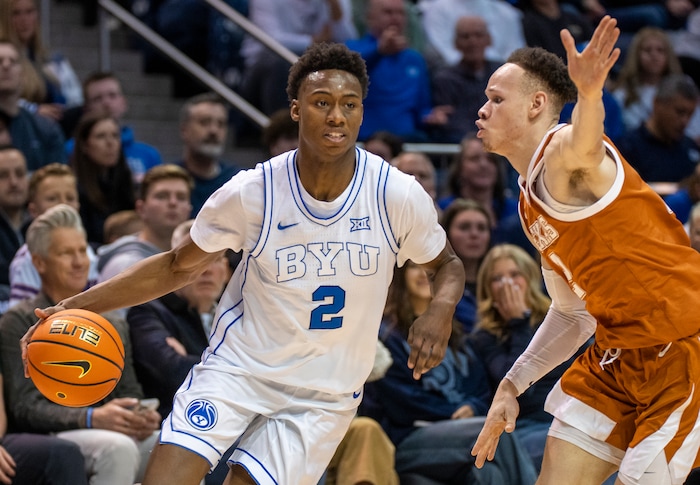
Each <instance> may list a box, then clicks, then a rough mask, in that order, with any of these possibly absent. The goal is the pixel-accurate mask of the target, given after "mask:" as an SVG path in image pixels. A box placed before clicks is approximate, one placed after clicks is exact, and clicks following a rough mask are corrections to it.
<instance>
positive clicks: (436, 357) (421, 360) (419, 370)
mask: <svg viewBox="0 0 700 485" xmlns="http://www.w3.org/2000/svg"><path fill="white" fill-rule="evenodd" d="M433 308H434V307H429V308H428V309H427V310H426V311H425V312H424V313H423V314H422V315H421V316H419V317H418V318H416V320H415V321H414V322H413V325H411V328H410V329H409V330H408V339H407V341H408V345H410V347H411V353H410V354H409V356H408V368H409V369H413V378H414V379H416V380H418V379H420V377H421V376H422V375H423V374H425V373H426V372H428V371H429V370H430V369H432V368H433V367H437V366H438V365H440V362H442V359H443V358H444V357H445V350H446V349H447V343H448V341H449V340H450V333H451V332H452V324H451V320H450V319H449V318H448V319H447V320H446V319H445V318H446V317H444V316H443V317H441V316H438V315H435V314H434V312H433V311H432V309H433ZM447 315H451V314H450V313H449V312H448V313H447Z"/></svg>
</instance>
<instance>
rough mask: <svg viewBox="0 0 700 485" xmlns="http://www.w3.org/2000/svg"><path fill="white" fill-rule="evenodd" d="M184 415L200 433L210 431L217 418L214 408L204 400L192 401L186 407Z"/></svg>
mask: <svg viewBox="0 0 700 485" xmlns="http://www.w3.org/2000/svg"><path fill="white" fill-rule="evenodd" d="M185 415H186V416H187V421H189V423H190V424H191V425H192V426H194V427H195V428H197V429H199V430H202V431H207V430H209V429H212V428H213V427H214V425H215V424H216V420H217V418H218V413H217V412H216V406H214V405H213V404H212V403H210V402H209V401H207V400H205V399H197V400H196V401H192V402H191V403H190V404H189V405H188V406H187V410H185Z"/></svg>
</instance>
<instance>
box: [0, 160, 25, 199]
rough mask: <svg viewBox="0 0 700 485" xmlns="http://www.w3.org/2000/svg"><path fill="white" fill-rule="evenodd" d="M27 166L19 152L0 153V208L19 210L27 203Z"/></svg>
mask: <svg viewBox="0 0 700 485" xmlns="http://www.w3.org/2000/svg"><path fill="white" fill-rule="evenodd" d="M28 190H29V179H28V178H27V164H26V162H25V160H24V156H23V155H22V153H21V152H20V151H19V150H14V149H10V150H2V151H0V207H3V208H7V209H13V210H17V209H21V208H22V207H24V204H26V203H27V191H28Z"/></svg>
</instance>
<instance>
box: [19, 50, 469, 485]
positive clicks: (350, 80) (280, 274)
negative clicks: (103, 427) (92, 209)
mask: <svg viewBox="0 0 700 485" xmlns="http://www.w3.org/2000/svg"><path fill="white" fill-rule="evenodd" d="M367 85H368V78H367V73H366V70H365V65H364V62H363V61H362V58H361V57H360V56H359V54H357V53H354V52H351V51H350V50H348V49H347V48H346V47H345V46H343V45H340V44H319V45H314V46H312V47H311V48H310V49H309V50H308V51H307V52H306V53H305V54H304V55H303V56H302V57H301V58H300V59H299V60H298V62H297V63H296V64H295V65H294V66H293V67H292V69H291V70H290V75H289V84H288V89H287V91H288V94H289V98H290V100H291V109H290V113H291V117H292V118H293V119H294V120H295V121H297V122H298V123H299V131H300V134H299V148H298V150H293V151H290V152H287V153H284V154H282V155H279V156H277V157H274V158H272V159H271V160H268V161H267V162H265V163H261V164H259V165H258V166H257V167H255V168H254V169H251V170H248V171H243V172H240V173H239V174H237V175H236V176H235V177H233V179H231V181H229V182H228V183H226V184H225V185H224V186H223V187H221V188H220V189H219V190H218V191H217V192H216V193H214V194H213V195H212V196H211V197H210V199H209V200H208V201H207V202H206V204H205V205H204V207H203V208H202V210H201V212H200V213H199V215H198V216H197V219H196V220H195V222H194V225H193V227H192V229H191V232H190V235H191V240H190V239H188V240H187V241H185V242H184V243H182V244H181V245H179V246H178V247H176V248H174V249H172V250H171V251H169V252H167V253H162V254H159V255H156V256H154V257H152V258H149V259H147V260H145V261H143V262H142V263H140V264H139V265H138V266H134V267H133V268H132V269H129V270H128V271H126V272H124V273H122V274H120V275H118V276H116V277H114V278H112V279H111V280H108V281H106V282H104V283H103V284H100V285H98V286H96V287H93V288H92V289H90V290H88V291H86V292H84V293H82V294H80V295H77V296H75V297H73V298H70V299H67V300H64V301H62V302H60V303H59V304H58V305H56V306H55V307H51V308H48V309H45V310H37V315H38V316H39V317H46V316H47V315H49V314H50V313H52V312H54V311H56V310H60V309H63V308H85V309H89V310H92V311H98V312H102V311H105V310H106V309H108V308H118V307H124V306H133V305H135V304H138V303H142V302H145V301H148V300H151V299H153V298H156V297H158V296H160V295H162V294H165V293H168V292H171V291H173V290H175V289H176V288H179V287H181V286H183V285H185V284H187V283H188V282H189V281H192V279H193V278H194V277H195V276H196V275H197V274H198V273H200V272H201V271H202V270H203V269H204V268H206V267H207V265H208V264H209V263H210V262H211V261H213V260H214V259H216V258H217V257H219V255H220V254H221V252H222V251H224V250H225V249H227V248H231V249H233V250H235V251H238V250H242V251H243V259H242V262H241V264H240V265H239V266H238V268H237V270H236V272H235V274H234V275H233V277H232V278H231V281H230V282H229V284H228V286H227V288H226V291H225V293H224V295H223V297H222V299H221V301H220V304H219V306H218V310H217V313H216V316H215V318H214V322H213V328H212V334H211V338H210V347H209V348H208V349H207V350H206V351H205V352H204V354H203V356H202V362H201V363H199V364H198V365H196V366H195V367H194V368H193V369H192V371H191V372H190V374H189V376H188V377H187V378H186V379H185V382H184V383H183V384H182V386H181V388H180V390H179V391H178V393H177V394H176V395H175V399H174V408H173V411H172V413H171V414H170V415H169V416H168V417H167V418H166V419H165V421H164V422H163V427H162V433H161V444H160V445H159V446H158V447H156V449H155V450H154V452H153V454H152V457H151V460H150V462H149V466H148V470H147V471H146V477H145V478H144V481H143V484H144V485H156V484H163V485H165V484H167V485H176V484H191V485H195V484H198V483H199V482H200V480H201V479H202V478H203V477H204V476H205V475H206V473H207V472H208V471H209V470H210V469H211V468H212V467H214V466H215V465H216V463H217V462H218V460H219V459H220V458H221V454H222V453H223V452H224V451H226V449H227V448H229V447H230V446H231V445H232V444H233V443H234V442H235V441H236V440H238V439H239V438H240V440H239V441H238V444H237V448H236V450H235V452H234V453H233V455H232V456H231V458H230V459H229V465H230V466H231V469H230V472H229V474H228V476H227V479H226V482H225V483H226V484H228V485H233V484H252V483H255V484H285V485H293V484H294V485H296V484H309V485H312V484H314V485H315V484H316V483H317V481H318V480H319V478H320V476H321V475H322V473H323V471H324V469H325V467H326V465H327V463H328V462H329V460H330V459H331V457H332V455H333V453H334V451H335V449H336V447H337V445H338V443H339V442H340V441H341V439H342V438H343V435H344V434H345V431H346V430H347V428H348V426H349V424H350V421H351V419H352V418H353V417H354V415H355V412H356V409H357V406H358V405H359V403H360V400H361V398H362V386H363V383H364V381H365V379H366V378H367V376H368V375H369V372H370V370H371V368H372V364H373V361H374V355H375V348H376V340H377V334H378V327H379V322H380V319H381V314H382V311H383V308H384V303H385V300H386V295H387V288H388V285H389V283H390V280H391V276H392V272H393V268H394V266H395V265H396V264H399V265H402V264H403V263H404V262H405V261H407V260H409V259H410V260H412V261H414V262H416V263H418V264H421V265H423V266H424V267H425V268H426V269H427V270H428V271H429V272H430V274H431V275H432V279H433V288H434V295H435V296H434V298H433V300H432V303H431V305H430V308H429V309H428V311H426V312H425V313H424V314H423V315H422V316H421V317H420V318H418V319H417V320H416V322H415V324H414V325H413V327H412V329H411V334H410V336H409V342H410V343H411V353H410V356H409V361H408V362H407V365H408V366H409V367H410V368H412V369H413V372H414V377H415V378H416V379H418V378H420V376H421V375H422V374H423V373H425V372H427V371H428V370H429V369H431V368H433V367H435V366H436V365H437V364H438V363H439V362H440V361H441V360H442V357H443V356H444V353H445V347H446V345H447V341H448V338H449V334H450V326H451V319H452V314H453V312H454V308H455V305H456V303H457V301H458V300H459V298H460V296H461V293H462V289H463V288H464V274H463V270H462V265H461V263H460V262H459V260H458V259H457V258H456V256H455V255H454V253H453V252H452V249H451V248H450V247H449V244H448V243H447V241H446V236H445V234H444V232H443V231H442V229H441V228H440V226H439V225H438V222H437V215H436V212H435V209H434V204H433V203H432V200H431V198H430V197H429V196H428V195H427V194H426V192H425V191H424V190H423V189H422V188H421V186H420V185H419V184H418V183H417V182H416V181H415V179H414V178H413V177H411V176H408V175H406V174H403V173H401V172H399V171H398V170H396V169H395V168H392V167H390V165H389V164H388V163H386V162H385V161H383V160H382V159H380V158H379V157H376V156H374V155H372V154H370V153H368V152H366V151H364V150H360V149H358V148H356V146H355V142H356V139H357V134H358V131H359V128H360V124H361V123H362V113H363V107H362V100H363V98H364V96H365V95H366V91H367ZM39 324H41V322H39ZM28 335H29V334H28ZM25 342H26V336H25Z"/></svg>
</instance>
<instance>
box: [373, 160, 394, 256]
mask: <svg viewBox="0 0 700 485" xmlns="http://www.w3.org/2000/svg"><path fill="white" fill-rule="evenodd" d="M390 169H391V165H389V164H388V163H387V162H384V163H382V166H381V169H380V172H379V180H377V205H378V207H377V208H378V209H379V211H378V212H379V222H380V223H381V225H382V230H383V231H384V237H385V238H386V241H387V243H389V247H390V248H391V250H392V251H393V253H394V254H398V253H399V243H398V241H396V237H395V236H394V231H393V230H392V228H391V222H390V221H389V214H388V210H387V206H386V187H387V184H388V182H389V170H390Z"/></svg>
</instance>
